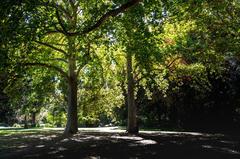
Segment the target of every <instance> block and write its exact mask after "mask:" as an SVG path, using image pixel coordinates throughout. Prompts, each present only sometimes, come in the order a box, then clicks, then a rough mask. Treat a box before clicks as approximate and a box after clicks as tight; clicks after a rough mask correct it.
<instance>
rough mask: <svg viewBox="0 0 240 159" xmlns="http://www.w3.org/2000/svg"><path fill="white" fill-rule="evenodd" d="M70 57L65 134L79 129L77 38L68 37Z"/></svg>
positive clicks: (73, 132)
mask: <svg viewBox="0 0 240 159" xmlns="http://www.w3.org/2000/svg"><path fill="white" fill-rule="evenodd" d="M68 45H69V50H68V53H69V56H70V57H69V59H68V76H69V79H68V109H67V125H66V128H65V131H64V134H66V135H69V134H75V133H77V131H78V115H77V89H78V88H77V84H78V83H77V73H76V57H75V38H74V37H72V38H71V37H70V38H69V39H68Z"/></svg>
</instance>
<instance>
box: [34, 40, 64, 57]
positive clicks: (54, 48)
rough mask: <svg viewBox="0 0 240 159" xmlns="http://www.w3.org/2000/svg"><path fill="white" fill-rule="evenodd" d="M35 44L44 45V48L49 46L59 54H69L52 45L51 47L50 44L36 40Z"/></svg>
mask: <svg viewBox="0 0 240 159" xmlns="http://www.w3.org/2000/svg"><path fill="white" fill-rule="evenodd" d="M34 42H36V43H38V44H39V45H44V46H47V47H49V48H51V49H53V50H56V51H58V52H61V53H63V54H64V55H67V52H65V51H64V50H62V49H59V48H57V47H55V46H52V45H50V44H48V43H44V42H41V41H36V40H35V41H34Z"/></svg>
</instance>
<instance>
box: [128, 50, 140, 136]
mask: <svg viewBox="0 0 240 159" xmlns="http://www.w3.org/2000/svg"><path fill="white" fill-rule="evenodd" d="M127 83H128V94H127V99H128V126H127V131H128V133H129V134H138V125H137V108H136V105H135V100H134V79H133V73H132V55H131V54H130V53H127Z"/></svg>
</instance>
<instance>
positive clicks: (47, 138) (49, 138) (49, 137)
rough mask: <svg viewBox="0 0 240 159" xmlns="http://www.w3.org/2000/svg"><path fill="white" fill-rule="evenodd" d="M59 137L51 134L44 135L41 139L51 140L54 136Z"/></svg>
mask: <svg viewBox="0 0 240 159" xmlns="http://www.w3.org/2000/svg"><path fill="white" fill-rule="evenodd" d="M55 137H57V135H50V136H42V137H40V139H41V140H51V139H52V138H55Z"/></svg>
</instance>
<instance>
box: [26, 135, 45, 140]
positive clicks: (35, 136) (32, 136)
mask: <svg viewBox="0 0 240 159" xmlns="http://www.w3.org/2000/svg"><path fill="white" fill-rule="evenodd" d="M41 137H44V135H36V134H35V135H27V136H23V138H25V139H26V138H33V139H38V138H41Z"/></svg>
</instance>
